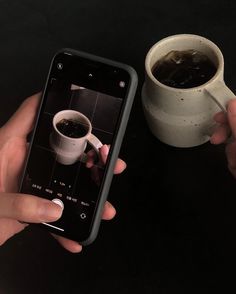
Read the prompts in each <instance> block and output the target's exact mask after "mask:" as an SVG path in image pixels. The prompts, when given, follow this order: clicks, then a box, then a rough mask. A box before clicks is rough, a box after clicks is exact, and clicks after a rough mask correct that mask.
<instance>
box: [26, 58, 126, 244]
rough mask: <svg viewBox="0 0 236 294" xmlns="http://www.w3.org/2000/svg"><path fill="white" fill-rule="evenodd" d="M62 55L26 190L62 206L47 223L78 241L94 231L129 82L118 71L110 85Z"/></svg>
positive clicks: (33, 149)
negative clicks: (60, 214)
mask: <svg viewBox="0 0 236 294" xmlns="http://www.w3.org/2000/svg"><path fill="white" fill-rule="evenodd" d="M63 57H64V59H63V58H60V61H61V59H62V62H57V60H55V62H54V65H53V67H52V71H51V75H50V76H49V79H48V85H47V89H46V92H45V98H44V102H43V105H42V108H41V113H40V116H39V120H38V125H37V128H36V131H35V135H34V139H33V143H32V147H31V154H30V157H29V159H28V165H27V168H26V171H25V177H24V179H23V184H22V189H21V192H23V193H28V194H33V195H36V196H40V197H44V198H47V199H49V200H52V201H54V202H56V203H57V204H59V205H61V206H62V207H63V208H64V209H63V214H62V217H61V218H60V219H59V220H58V221H57V222H54V223H44V225H45V226H48V227H49V228H51V229H52V230H53V231H54V232H55V233H56V232H57V231H58V232H60V234H61V235H63V234H64V235H65V236H70V237H71V238H73V239H75V240H78V241H79V240H84V239H85V238H86V237H87V235H88V233H89V231H90V226H91V221H92V218H93V215H94V211H95V209H96V205H97V201H98V197H99V193H100V188H101V185H102V182H103V177H104V171H105V169H106V164H107V162H108V158H109V152H110V150H111V147H112V142H113V140H114V137H115V134H116V130H117V126H118V119H119V114H120V112H121V109H122V104H123V100H124V97H122V95H124V94H125V89H124V87H125V83H126V81H124V79H122V80H120V79H119V77H117V74H116V72H115V71H114V77H112V78H110V79H109V78H107V85H106V79H105V80H104V74H103V70H102V71H101V70H100V68H99V67H96V68H95V69H96V72H95V73H94V71H92V72H90V71H88V74H87V72H86V73H85V74H84V67H85V65H84V64H83V66H81V67H79V65H80V64H77V66H74V68H73V67H72V66H71V65H70V62H71V58H72V57H71V56H63ZM73 64H74V65H76V64H75V63H73ZM81 68H82V69H83V70H82V72H81ZM105 71H107V69H106V70H105ZM89 75H92V77H91V76H89ZM106 89H107V90H106ZM119 96H120V97H119Z"/></svg>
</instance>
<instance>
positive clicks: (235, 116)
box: [210, 99, 236, 178]
mask: <svg viewBox="0 0 236 294" xmlns="http://www.w3.org/2000/svg"><path fill="white" fill-rule="evenodd" d="M214 120H215V121H216V122H217V123H218V127H217V128H216V130H215V131H214V133H213V135H212V136H211V139H210V142H211V143H212V144H215V145H218V144H221V143H226V148H225V153H226V157H227V161H228V168H229V170H230V172H231V173H232V175H233V176H234V177H235V178H236V99H233V100H230V101H229V102H228V106H227V113H224V112H219V113H217V114H216V115H215V116H214ZM230 135H231V136H232V137H231V140H228V139H229V136H230ZM227 141H228V142H227Z"/></svg>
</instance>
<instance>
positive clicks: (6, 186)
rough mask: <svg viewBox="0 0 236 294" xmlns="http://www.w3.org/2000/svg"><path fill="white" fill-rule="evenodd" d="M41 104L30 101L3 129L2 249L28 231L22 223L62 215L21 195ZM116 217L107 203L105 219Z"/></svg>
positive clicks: (119, 166) (67, 244) (71, 245)
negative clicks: (5, 244)
mask: <svg viewBox="0 0 236 294" xmlns="http://www.w3.org/2000/svg"><path fill="white" fill-rule="evenodd" d="M39 101H40V94H35V95H33V96H31V97H29V98H27V99H26V100H25V101H24V102H23V103H22V105H21V106H20V107H19V109H18V110H17V111H16V113H15V114H14V115H13V116H12V117H11V118H10V120H9V121H8V122H7V123H6V124H5V125H4V126H3V127H2V128H1V129H0V245H2V244H4V243H5V242H6V241H7V240H8V239H9V238H11V237H12V236H14V235H15V234H17V233H19V232H21V231H22V230H24V228H25V227H26V226H27V224H24V223H22V222H25V223H27V222H29V223H41V222H52V221H56V220H57V219H59V218H60V217H61V214H62V210H61V208H60V206H59V205H57V204H55V203H53V202H52V201H49V200H46V199H43V198H40V197H36V196H33V195H26V194H19V193H17V191H18V188H19V180H20V176H21V174H22V169H23V166H24V162H25V159H26V154H27V148H28V143H27V141H26V137H27V135H28V134H29V132H30V131H31V130H32V128H33V125H34V120H35V116H36V112H37V109H38V104H39ZM107 148H108V146H107V145H104V146H103V147H102V148H101V150H100V152H101V154H102V156H103V158H106V154H107ZM103 149H104V150H103ZM125 168H126V163H125V162H124V161H123V160H121V159H118V160H117V162H116V165H115V169H114V173H115V174H119V173H121V172H123V170H124V169H125ZM115 214H116V210H115V208H114V207H113V206H112V205H111V204H110V203H109V202H108V201H107V202H106V203H105V206H104V211H103V215H102V219H103V220H111V219H112V218H113V217H114V216H115ZM53 236H54V237H55V238H56V240H58V242H59V243H60V244H61V245H62V246H63V247H64V248H65V249H67V250H68V251H70V252H73V253H77V252H80V251H81V250H82V246H81V245H80V244H78V243H77V242H75V241H72V240H69V239H66V238H63V237H60V236H57V235H53Z"/></svg>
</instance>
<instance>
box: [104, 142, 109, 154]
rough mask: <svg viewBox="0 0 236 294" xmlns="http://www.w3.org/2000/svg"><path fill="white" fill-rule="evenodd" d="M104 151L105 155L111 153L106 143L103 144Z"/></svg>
mask: <svg viewBox="0 0 236 294" xmlns="http://www.w3.org/2000/svg"><path fill="white" fill-rule="evenodd" d="M103 152H104V154H105V155H108V153H109V148H108V146H107V145H106V144H104V145H103Z"/></svg>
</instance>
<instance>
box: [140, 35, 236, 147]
mask: <svg viewBox="0 0 236 294" xmlns="http://www.w3.org/2000/svg"><path fill="white" fill-rule="evenodd" d="M145 74H146V75H145V82H144V84H143V88H142V104H143V110H144V115H145V118H146V120H147V124H148V126H149V128H150V130H151V132H152V133H153V134H154V135H155V136H156V137H157V138H158V139H159V140H160V141H162V142H163V143H166V144H168V145H171V146H175V147H193V146H198V145H201V144H203V143H205V142H207V141H208V140H209V138H210V136H211V134H212V130H213V129H214V121H213V116H214V114H215V113H217V112H219V111H221V110H223V111H226V106H227V102H228V101H229V100H230V99H233V98H234V97H235V95H234V93H233V92H232V91H231V90H230V89H229V88H228V87H227V86H226V84H225V82H224V58H223V54H222V52H221V50H220V49H219V48H218V46H217V45H216V44H214V43H213V42H212V41H210V40H209V39H207V38H205V37H202V36H198V35H192V34H179V35H173V36H169V37H166V38H164V39H162V40H160V41H158V42H157V43H156V44H154V45H153V46H152V47H151V48H150V50H149V51H148V53H147V56H146V59H145Z"/></svg>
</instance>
